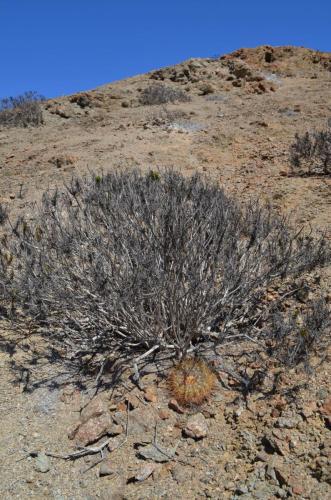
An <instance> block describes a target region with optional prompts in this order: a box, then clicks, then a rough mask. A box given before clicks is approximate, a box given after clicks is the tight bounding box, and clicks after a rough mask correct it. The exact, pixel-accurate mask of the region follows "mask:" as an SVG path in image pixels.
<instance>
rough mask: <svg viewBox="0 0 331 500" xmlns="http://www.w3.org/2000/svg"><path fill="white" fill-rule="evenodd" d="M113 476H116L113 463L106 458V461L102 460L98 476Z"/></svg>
mask: <svg viewBox="0 0 331 500" xmlns="http://www.w3.org/2000/svg"><path fill="white" fill-rule="evenodd" d="M113 474H116V470H115V469H114V464H113V462H112V461H111V460H110V459H109V458H108V459H107V460H104V461H103V462H101V465H100V469H99V476H100V477H103V476H111V475H113Z"/></svg>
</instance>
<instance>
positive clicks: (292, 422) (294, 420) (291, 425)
mask: <svg viewBox="0 0 331 500" xmlns="http://www.w3.org/2000/svg"><path fill="white" fill-rule="evenodd" d="M300 422H302V420H301V417H300V416H299V415H296V416H294V417H288V418H286V417H280V418H278V419H277V421H276V422H275V427H278V428H279V429H295V428H296V427H298V425H299V424H300Z"/></svg>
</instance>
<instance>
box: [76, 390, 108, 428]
mask: <svg viewBox="0 0 331 500" xmlns="http://www.w3.org/2000/svg"><path fill="white" fill-rule="evenodd" d="M107 412H108V404H107V403H106V401H105V400H104V399H103V398H102V397H100V396H99V397H97V398H94V399H92V401H91V402H90V403H89V404H88V405H87V406H85V408H84V409H83V410H82V412H81V414H80V420H81V422H82V423H85V422H87V421H88V420H90V418H95V417H100V416H101V415H103V414H104V413H107Z"/></svg>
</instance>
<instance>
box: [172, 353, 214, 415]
mask: <svg viewBox="0 0 331 500" xmlns="http://www.w3.org/2000/svg"><path fill="white" fill-rule="evenodd" d="M215 383H216V375H215V373H214V372H213V371H212V369H211V368H210V367H209V366H208V364H207V363H206V361H204V360H202V359H199V358H184V359H183V360H182V361H180V362H179V363H178V364H177V365H176V366H175V367H174V368H173V369H172V370H171V371H170V373H169V376H168V386H169V390H170V392H171V394H172V395H173V396H174V397H175V398H176V400H177V401H178V403H179V404H181V405H183V406H186V405H200V404H201V403H203V402H204V401H206V400H207V399H208V397H209V396H210V395H211V393H212V391H213V389H214V386H215Z"/></svg>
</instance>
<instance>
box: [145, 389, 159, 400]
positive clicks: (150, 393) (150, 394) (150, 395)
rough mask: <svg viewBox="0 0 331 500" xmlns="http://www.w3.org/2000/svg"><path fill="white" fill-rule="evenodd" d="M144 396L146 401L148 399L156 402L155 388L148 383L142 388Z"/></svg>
mask: <svg viewBox="0 0 331 500" xmlns="http://www.w3.org/2000/svg"><path fill="white" fill-rule="evenodd" d="M144 396H145V399H146V401H149V402H151V403H156V402H157V394H156V388H155V387H154V386H151V385H149V386H148V387H146V389H145V390H144Z"/></svg>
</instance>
